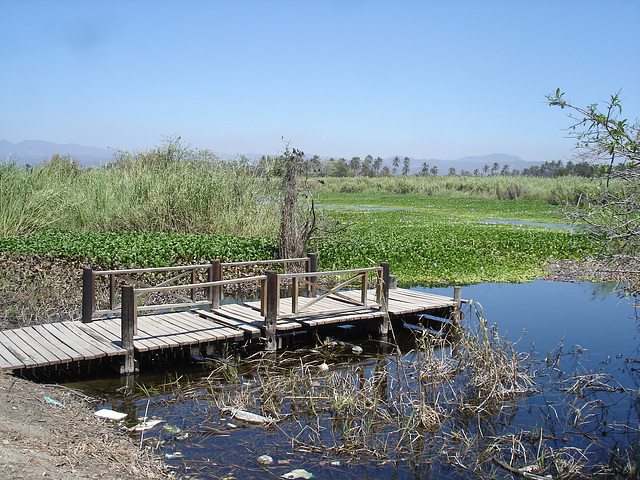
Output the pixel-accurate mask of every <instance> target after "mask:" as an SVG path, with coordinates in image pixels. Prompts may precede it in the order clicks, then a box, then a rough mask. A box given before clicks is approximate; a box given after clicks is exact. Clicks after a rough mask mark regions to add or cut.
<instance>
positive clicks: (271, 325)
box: [262, 270, 280, 352]
mask: <svg viewBox="0 0 640 480" xmlns="http://www.w3.org/2000/svg"><path fill="white" fill-rule="evenodd" d="M265 273H266V275H267V282H266V287H267V288H266V292H265V291H263V292H262V295H266V297H267V308H266V315H265V317H264V325H265V335H266V337H267V345H266V348H265V349H266V351H267V352H275V351H276V350H277V349H278V338H277V327H276V323H277V321H278V304H279V298H278V297H279V296H280V285H279V284H278V283H279V282H278V272H276V271H275V270H267V271H266V272H265Z"/></svg>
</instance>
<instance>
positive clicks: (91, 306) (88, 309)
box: [82, 267, 96, 323]
mask: <svg viewBox="0 0 640 480" xmlns="http://www.w3.org/2000/svg"><path fill="white" fill-rule="evenodd" d="M95 309H96V283H95V278H94V276H93V269H92V268H90V267H85V268H84V269H83V271H82V323H89V322H90V321H91V317H92V316H93V312H94V311H95Z"/></svg>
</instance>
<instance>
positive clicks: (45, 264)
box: [0, 253, 83, 329]
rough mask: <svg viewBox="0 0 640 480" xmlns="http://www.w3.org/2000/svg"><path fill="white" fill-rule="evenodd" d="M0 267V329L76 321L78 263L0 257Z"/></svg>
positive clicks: (79, 292) (79, 291) (79, 294)
mask: <svg viewBox="0 0 640 480" xmlns="http://www.w3.org/2000/svg"><path fill="white" fill-rule="evenodd" d="M0 264H1V265H2V268H0V327H1V328H2V329H8V328H18V327H23V326H27V325H34V324H39V323H45V322H46V323H48V322H53V321H63V320H77V319H78V318H80V308H81V301H82V267H83V265H82V264H81V262H79V261H76V260H62V259H54V258H47V257H41V256H37V255H11V254H6V253H0Z"/></svg>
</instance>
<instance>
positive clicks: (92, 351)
mask: <svg viewBox="0 0 640 480" xmlns="http://www.w3.org/2000/svg"><path fill="white" fill-rule="evenodd" d="M48 325H50V328H51V333H53V334H54V335H55V336H56V337H57V338H58V339H59V340H60V341H61V342H63V343H65V344H66V345H69V346H73V348H74V350H76V351H77V352H78V353H80V354H82V356H83V359H84V360H93V359H94V358H100V357H104V356H106V353H105V352H103V351H102V350H100V349H96V348H93V346H92V345H87V344H86V343H85V342H84V341H83V339H82V338H80V337H78V335H76V334H75V333H74V332H72V331H71V330H69V329H68V328H67V327H66V326H65V325H64V322H59V323H50V324H48Z"/></svg>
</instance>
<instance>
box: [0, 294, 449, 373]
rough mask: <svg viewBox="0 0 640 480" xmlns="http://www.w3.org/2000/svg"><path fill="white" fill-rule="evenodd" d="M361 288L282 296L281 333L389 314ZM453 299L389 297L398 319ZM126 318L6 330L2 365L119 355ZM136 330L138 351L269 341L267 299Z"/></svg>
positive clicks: (162, 319)
mask: <svg viewBox="0 0 640 480" xmlns="http://www.w3.org/2000/svg"><path fill="white" fill-rule="evenodd" d="M340 295H342V296H343V297H346V298H348V299H350V300H351V301H359V300H360V296H361V292H360V290H352V291H343V292H339V295H332V296H331V297H327V298H323V299H321V300H319V301H316V302H315V303H314V305H313V307H312V309H311V310H310V311H303V312H302V313H295V314H294V313H291V311H292V301H291V299H290V298H285V299H281V300H280V304H279V307H280V308H279V316H278V319H277V333H278V334H287V333H292V332H296V331H302V330H306V329H309V328H315V327H320V326H325V325H344V324H349V323H353V322H358V321H365V320H369V321H371V320H382V319H383V318H384V316H385V312H383V311H381V310H380V309H379V308H378V306H377V305H375V291H374V290H369V291H368V292H367V301H368V304H369V305H375V306H374V307H364V306H355V305H353V303H348V302H347V301H346V300H345V299H344V298H340ZM310 301H311V299H308V298H300V299H299V301H298V308H299V309H300V310H304V307H305V304H306V303H308V302H310ZM455 305H456V303H455V302H454V299H453V298H451V297H446V296H442V295H435V294H430V293H426V292H418V291H414V290H405V289H395V290H391V292H390V295H389V305H388V312H389V316H390V318H391V320H393V318H394V317H397V316H402V315H409V314H420V313H429V312H433V311H434V310H438V309H443V308H454V307H455ZM120 322H121V320H120V318H109V319H104V320H96V321H93V322H90V323H82V322H80V321H71V322H59V323H49V324H44V325H36V326H30V327H24V328H19V329H13V330H5V331H0V369H2V370H3V371H16V370H28V369H34V368H40V367H49V368H65V367H66V366H69V365H71V364H76V363H79V362H91V361H99V360H101V359H105V358H106V359H110V360H116V361H119V360H120V359H121V358H124V355H125V354H126V351H125V350H124V349H123V348H122V341H121V335H122V333H121V325H120ZM137 327H138V330H137V334H136V335H135V336H134V348H135V352H136V353H144V352H155V351H167V350H172V349H179V348H180V349H181V348H188V347H200V346H208V345H214V344H219V343H224V342H256V343H258V342H263V341H264V334H265V327H266V325H265V318H264V317H263V315H262V314H261V311H260V302H259V301H258V302H247V303H244V304H228V305H221V306H220V308H218V309H215V310H212V311H205V310H191V311H182V312H172V313H158V314H153V315H141V316H139V317H138V319H137Z"/></svg>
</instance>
